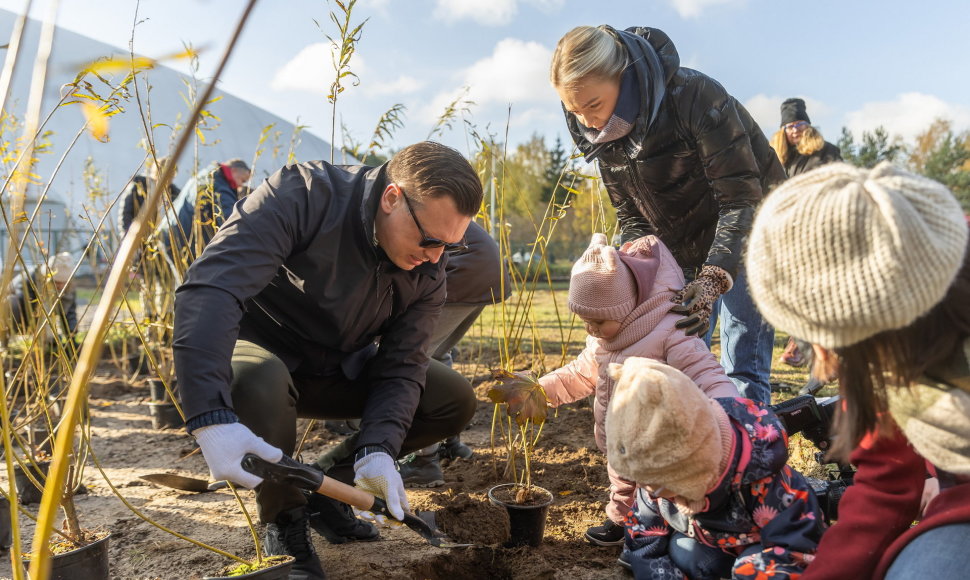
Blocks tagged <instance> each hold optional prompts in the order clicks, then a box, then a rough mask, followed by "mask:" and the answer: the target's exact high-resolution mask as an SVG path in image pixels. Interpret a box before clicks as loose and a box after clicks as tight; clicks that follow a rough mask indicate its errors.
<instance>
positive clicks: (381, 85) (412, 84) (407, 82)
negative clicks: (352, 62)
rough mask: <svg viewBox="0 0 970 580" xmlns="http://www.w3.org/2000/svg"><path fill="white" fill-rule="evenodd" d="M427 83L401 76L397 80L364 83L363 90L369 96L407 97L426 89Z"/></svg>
mask: <svg viewBox="0 0 970 580" xmlns="http://www.w3.org/2000/svg"><path fill="white" fill-rule="evenodd" d="M424 85H425V83H424V82H422V81H419V80H418V79H416V78H414V77H410V76H408V75H401V76H399V77H398V78H397V79H395V80H393V81H390V82H387V81H376V82H371V83H362V84H361V89H363V92H364V93H366V94H367V95H369V96H374V97H382V96H384V95H405V94H410V93H414V92H417V91H419V90H421V89H422V88H424Z"/></svg>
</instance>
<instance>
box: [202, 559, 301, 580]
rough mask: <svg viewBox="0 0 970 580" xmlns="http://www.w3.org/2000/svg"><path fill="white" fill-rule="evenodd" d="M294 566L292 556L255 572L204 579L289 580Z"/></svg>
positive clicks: (204, 579) (205, 579)
mask: <svg viewBox="0 0 970 580" xmlns="http://www.w3.org/2000/svg"><path fill="white" fill-rule="evenodd" d="M292 566H293V558H290V559H288V560H287V561H285V562H280V563H279V564H276V565H275V566H270V567H269V568H263V569H262V570H256V571H255V572H249V573H246V574H241V575H236V576H205V577H203V579H202V580H221V579H222V578H232V580H239V579H240V578H243V579H250V578H251V579H253V580H287V579H288V578H289V577H290V568H291V567H292ZM222 572H223V573H227V572H226V570H223V571H222Z"/></svg>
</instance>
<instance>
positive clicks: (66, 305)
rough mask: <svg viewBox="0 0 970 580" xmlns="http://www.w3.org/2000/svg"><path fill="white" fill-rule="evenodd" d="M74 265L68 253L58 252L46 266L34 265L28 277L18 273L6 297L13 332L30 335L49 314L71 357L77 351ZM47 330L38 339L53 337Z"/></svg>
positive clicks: (51, 329)
mask: <svg viewBox="0 0 970 580" xmlns="http://www.w3.org/2000/svg"><path fill="white" fill-rule="evenodd" d="M74 266H75V264H74V258H73V257H72V256H71V254H70V253H68V252H61V253H60V254H57V255H56V256H54V257H52V258H50V259H49V260H48V262H47V263H42V264H40V265H38V266H35V267H34V268H33V269H32V270H31V272H30V275H29V276H26V275H24V274H20V275H19V276H17V277H16V278H14V279H13V280H12V281H11V282H10V293H9V295H8V296H7V300H8V301H9V303H10V317H11V322H12V324H11V330H12V331H14V332H16V333H19V334H23V335H27V336H32V335H33V333H35V332H36V331H37V328H38V326H40V325H41V324H44V323H46V319H47V313H48V312H49V313H50V319H51V323H52V325H53V324H54V323H55V322H54V321H57V324H59V325H60V327H61V332H62V335H61V336H62V339H61V342H62V344H63V345H64V348H65V350H67V352H68V354H70V355H72V356H73V355H74V354H75V351H76V345H75V337H76V336H77V291H76V290H75V289H74V284H72V283H71V272H73V271H74ZM55 301H56V302H57V304H56V305H55V304H54V302H55ZM48 328H49V332H50V334H46V332H45V335H41V337H40V340H42V341H43V340H46V339H47V338H48V337H51V338H52V337H53V335H56V331H55V330H54V328H51V327H48Z"/></svg>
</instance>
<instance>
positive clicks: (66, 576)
mask: <svg viewBox="0 0 970 580" xmlns="http://www.w3.org/2000/svg"><path fill="white" fill-rule="evenodd" d="M110 538H111V534H106V535H105V536H104V537H103V538H101V539H100V540H97V541H95V542H91V543H90V544H88V545H86V546H81V547H80V548H77V549H74V550H71V551H70V552H64V553H61V554H55V555H54V556H52V557H51V575H50V580H78V579H79V578H84V579H85V580H87V579H90V580H108V578H110V577H111V576H110V575H109V573H110V568H109V564H108V539H110ZM23 562H24V565H27V566H29V565H30V560H29V559H26V558H25V559H24V561H23Z"/></svg>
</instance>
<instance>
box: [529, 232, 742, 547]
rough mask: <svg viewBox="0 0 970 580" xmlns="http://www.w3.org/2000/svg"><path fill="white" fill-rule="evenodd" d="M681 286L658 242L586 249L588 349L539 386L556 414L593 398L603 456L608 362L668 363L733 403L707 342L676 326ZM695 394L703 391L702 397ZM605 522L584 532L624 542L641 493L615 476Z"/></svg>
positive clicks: (599, 540)
mask: <svg viewBox="0 0 970 580" xmlns="http://www.w3.org/2000/svg"><path fill="white" fill-rule="evenodd" d="M683 286H684V274H683V271H682V270H681V268H680V266H678V265H677V261H676V260H675V259H674V257H673V255H672V254H671V253H670V250H668V249H667V247H666V246H665V245H664V244H663V242H661V241H660V239H659V238H657V237H656V236H644V237H642V238H639V239H637V240H634V241H632V242H628V243H626V244H624V245H623V247H621V248H620V250H619V251H617V250H616V248H614V247H612V246H610V245H608V244H607V241H606V236H605V235H603V234H594V235H593V239H592V241H591V243H590V245H589V248H588V249H587V250H586V252H585V253H583V255H582V257H580V259H579V260H578V261H577V262H576V264H575V265H574V266H573V270H572V277H571V279H570V281H569V309H570V310H572V311H573V312H575V313H576V314H577V315H579V317H580V318H581V319H582V320H583V322H584V323H585V324H586V331H587V332H588V333H589V337H588V338H587V339H586V348H585V349H584V350H583V352H582V353H580V355H579V356H578V357H577V358H576V360H574V361H572V362H570V363H569V364H567V365H566V366H564V367H562V368H560V369H558V370H555V371H553V372H551V373H549V374H547V375H545V376H543V377H542V378H540V379H539V383H540V384H541V385H542V387H543V389H544V390H545V392H546V397H547V398H548V399H549V404H550V405H551V406H553V407H558V406H559V405H562V404H564V403H571V402H573V401H576V400H578V399H582V398H583V397H586V396H588V395H590V394H592V393H595V394H596V395H595V401H594V403H593V416H594V418H595V419H596V424H595V427H594V435H595V437H596V444H597V446H598V447H599V448H600V450H601V451H602V452H603V453H606V443H607V437H606V432H605V431H604V422H605V420H606V407H607V405H608V404H609V402H610V397H611V396H612V394H613V389H614V383H613V379H612V378H610V377H609V375H608V374H607V372H606V368H607V365H608V364H609V363H611V362H623V360H624V359H626V358H627V357H630V356H641V357H648V358H652V359H657V360H660V361H664V362H666V363H668V364H670V365H672V366H674V367H676V368H678V369H680V370H682V371H683V372H684V373H686V374H687V375H688V376H689V377H690V378H691V379H692V380H693V383H692V384H691V385H690V388H691V389H692V390H694V391H697V392H698V393H700V392H701V391H703V392H704V393H705V394H706V395H707V396H710V397H736V396H738V389H737V387H736V386H735V385H734V383H733V382H731V380H730V379H729V378H728V377H727V375H726V374H725V373H724V369H723V368H722V367H721V365H720V364H718V362H717V359H716V358H715V357H714V355H713V354H711V352H710V350H709V349H708V348H707V345H706V344H704V341H703V340H702V339H700V338H698V337H696V336H687V335H686V334H685V333H684V331H683V330H682V329H678V328H676V327H675V324H676V322H677V321H678V320H679V319H680V318H681V317H680V316H678V315H677V314H672V313H670V307H671V306H673V303H672V302H671V298H673V297H674V295H676V293H677V292H678V291H679V290H680V289H681V288H683ZM698 387H700V389H699V390H698ZM607 472H608V474H609V478H610V501H609V502H608V503H607V506H606V514H607V516H608V518H607V519H606V521H605V522H604V523H603V525H601V526H593V527H591V528H589V529H588V530H587V531H586V539H587V540H589V541H590V542H592V543H594V544H599V545H601V546H609V545H620V544H622V543H623V517H624V516H625V515H626V513H627V512H628V511H629V510H630V506H631V505H632V504H633V498H634V493H635V490H636V486H635V485H634V483H633V482H631V481H627V480H625V479H623V478H621V477H619V476H618V475H616V473H615V472H614V471H613V470H612V468H611V466H610V465H609V464H607Z"/></svg>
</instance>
